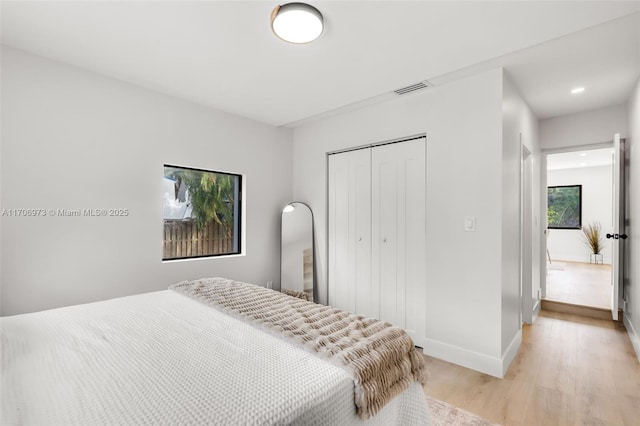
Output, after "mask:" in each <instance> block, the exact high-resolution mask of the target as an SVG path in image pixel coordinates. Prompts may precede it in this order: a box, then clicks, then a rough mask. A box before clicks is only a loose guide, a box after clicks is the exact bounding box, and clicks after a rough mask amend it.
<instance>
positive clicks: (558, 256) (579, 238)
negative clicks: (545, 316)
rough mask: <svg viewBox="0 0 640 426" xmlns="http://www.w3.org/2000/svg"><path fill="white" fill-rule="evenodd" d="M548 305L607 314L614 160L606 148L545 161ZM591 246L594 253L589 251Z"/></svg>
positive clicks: (556, 155) (556, 154)
mask: <svg viewBox="0 0 640 426" xmlns="http://www.w3.org/2000/svg"><path fill="white" fill-rule="evenodd" d="M546 181H547V184H546V186H547V222H548V224H549V226H548V228H547V233H546V239H547V241H546V246H547V253H546V262H545V264H546V289H545V292H544V297H545V299H546V300H552V301H557V302H563V303H567V304H572V305H581V306H587V307H592V308H599V309H603V310H610V309H611V294H612V289H611V284H612V281H611V279H612V278H611V265H612V256H613V253H612V248H611V245H610V244H608V242H607V240H606V238H605V236H606V234H607V233H609V232H612V231H611V230H612V226H613V209H612V206H613V195H614V194H613V158H612V148H611V147H610V146H605V147H602V146H599V147H581V148H573V149H572V150H571V151H566V152H553V153H548V154H547V155H546ZM592 246H594V247H592Z"/></svg>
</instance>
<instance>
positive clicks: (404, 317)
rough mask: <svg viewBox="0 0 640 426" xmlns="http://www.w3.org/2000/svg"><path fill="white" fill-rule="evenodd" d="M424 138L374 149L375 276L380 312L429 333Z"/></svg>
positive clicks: (412, 331) (410, 328)
mask: <svg viewBox="0 0 640 426" xmlns="http://www.w3.org/2000/svg"><path fill="white" fill-rule="evenodd" d="M424 144H425V141H424V139H418V140H414V141H409V142H402V143H397V144H392V145H384V146H380V147H375V148H373V151H372V240H373V245H372V265H373V272H372V281H373V284H372V285H373V287H374V289H377V291H378V293H379V304H378V306H379V318H380V319H381V320H383V321H388V322H391V323H392V324H395V325H397V326H399V327H402V328H404V329H406V330H407V331H408V332H409V334H410V335H411V337H413V338H414V340H415V341H420V340H419V339H421V336H423V335H424V318H425V316H424V303H425V275H426V274H425V252H426V250H425V145H424Z"/></svg>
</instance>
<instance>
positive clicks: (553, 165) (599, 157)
mask: <svg viewBox="0 0 640 426" xmlns="http://www.w3.org/2000/svg"><path fill="white" fill-rule="evenodd" d="M612 164H613V149H612V148H598V149H590V150H581V151H572V152H561V153H557V154H549V155H547V170H560V169H576V168H582V167H597V166H611V165H612Z"/></svg>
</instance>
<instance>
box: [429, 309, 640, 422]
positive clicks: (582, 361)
mask: <svg viewBox="0 0 640 426" xmlns="http://www.w3.org/2000/svg"><path fill="white" fill-rule="evenodd" d="M522 336H523V340H522V344H521V346H520V350H519V351H518V354H517V355H516V357H515V359H514V361H513V363H512V364H511V366H510V368H509V370H508V371H507V373H506V375H505V378H504V379H497V378H495V377H491V376H488V375H486V374H482V373H479V372H476V371H473V370H470V369H467V368H464V367H460V366H457V365H454V364H451V363H448V362H445V361H442V360H438V359H434V358H431V357H428V356H427V357H425V358H426V360H427V366H428V368H429V370H430V372H431V377H430V380H429V383H428V384H427V386H426V387H425V393H426V394H427V395H430V396H432V397H434V398H438V399H441V400H444V401H446V402H448V403H450V404H453V405H456V406H458V407H460V408H463V409H465V410H467V411H470V412H472V413H475V414H478V415H480V416H482V417H484V418H486V419H488V420H491V421H493V422H495V423H498V424H502V425H505V426H507V425H516V426H519V425H527V426H535V425H541V426H547V425H563V426H564V425H633V426H640V363H639V362H638V358H637V356H636V354H635V352H634V350H633V347H632V345H631V342H630V341H629V337H628V335H627V333H626V330H625V329H624V326H623V325H622V324H621V323H619V322H614V321H611V320H601V319H594V318H586V317H580V316H576V315H570V314H563V313H557V312H547V311H542V312H541V313H540V315H539V317H538V320H537V321H536V322H535V324H533V325H525V326H523V330H522Z"/></svg>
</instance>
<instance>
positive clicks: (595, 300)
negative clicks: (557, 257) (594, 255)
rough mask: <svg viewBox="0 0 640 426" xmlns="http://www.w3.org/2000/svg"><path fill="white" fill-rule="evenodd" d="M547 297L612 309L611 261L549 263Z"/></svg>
mask: <svg viewBox="0 0 640 426" xmlns="http://www.w3.org/2000/svg"><path fill="white" fill-rule="evenodd" d="M546 298H547V299H550V300H557V301H560V302H566V303H572V304H575V305H584V306H595V307H597V308H606V309H611V306H610V305H611V265H594V264H591V263H580V262H564V261H554V262H553V263H552V264H550V265H549V264H547V296H546Z"/></svg>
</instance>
